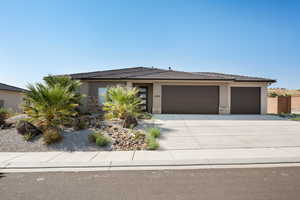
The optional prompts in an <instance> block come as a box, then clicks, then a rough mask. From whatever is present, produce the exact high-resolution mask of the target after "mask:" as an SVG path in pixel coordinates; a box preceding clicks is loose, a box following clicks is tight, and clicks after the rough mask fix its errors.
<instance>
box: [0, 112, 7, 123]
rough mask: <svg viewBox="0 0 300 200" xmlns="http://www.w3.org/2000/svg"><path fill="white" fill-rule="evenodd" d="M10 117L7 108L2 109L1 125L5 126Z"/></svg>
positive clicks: (0, 114)
mask: <svg viewBox="0 0 300 200" xmlns="http://www.w3.org/2000/svg"><path fill="white" fill-rule="evenodd" d="M8 117H9V111H8V110H7V109H5V108H0V125H3V124H4V123H5V120H6V119H7V118H8Z"/></svg>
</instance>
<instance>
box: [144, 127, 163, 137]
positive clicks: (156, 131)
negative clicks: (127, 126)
mask: <svg viewBox="0 0 300 200" xmlns="http://www.w3.org/2000/svg"><path fill="white" fill-rule="evenodd" d="M147 132H148V134H149V135H150V136H151V137H154V138H158V137H160V129H158V128H149V129H148V130H147Z"/></svg>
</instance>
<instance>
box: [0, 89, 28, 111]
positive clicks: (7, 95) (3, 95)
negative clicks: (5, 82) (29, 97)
mask: <svg viewBox="0 0 300 200" xmlns="http://www.w3.org/2000/svg"><path fill="white" fill-rule="evenodd" d="M23 97H24V94H23V93H19V92H12V91H6V90H0V100H3V101H4V108H7V109H11V110H12V111H14V112H22V108H21V104H22V102H23Z"/></svg>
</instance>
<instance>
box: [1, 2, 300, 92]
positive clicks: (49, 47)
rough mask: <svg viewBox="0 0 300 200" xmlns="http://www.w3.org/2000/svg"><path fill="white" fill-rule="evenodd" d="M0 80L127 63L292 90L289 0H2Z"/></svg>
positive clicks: (298, 37) (295, 73)
mask: <svg viewBox="0 0 300 200" xmlns="http://www.w3.org/2000/svg"><path fill="white" fill-rule="evenodd" d="M0 27H1V28H0V69H1V70H0V82H4V83H8V84H12V85H16V86H20V87H24V86H25V85H26V83H29V82H37V81H40V80H41V79H42V77H43V76H45V75H47V74H65V73H75V72H87V71H95V70H106V69H115V68H122V67H133V66H149V67H151V66H155V67H158V68H168V67H169V66H171V67H172V68H173V69H175V70H184V71H211V72H224V73H234V74H244V75H252V76H262V77H269V78H275V79H277V80H278V83H277V84H275V85H273V87H286V88H296V89H300V1H297V0H294V1H293V0H258V1H256V0H223V1H221V0H210V1H209V0H207V1H205V0H198V1H193V0H181V1H177V0H170V1H168V0H147V1H146V0H119V1H117V0H109V1H101V0H95V1H93V0H82V1H79V0H70V1H67V0H66V1H63V0H49V1H47V0H36V1H34V0H2V1H1V2H0Z"/></svg>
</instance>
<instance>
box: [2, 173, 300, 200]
mask: <svg viewBox="0 0 300 200" xmlns="http://www.w3.org/2000/svg"><path fill="white" fill-rule="evenodd" d="M0 199H1V200H18V199H20V200H21V199H22V200H36V199H41V200H56V199H64V200H95V199H97V200H99V199H100V200H102V199H103V200H119V199H120V200H183V199H184V200H202V199H205V200H209V199H211V200H217V199H222V200H227V199H228V200H235V199H236V200H248V199H249V200H258V199H261V200H268V199H270V200H277V199H280V200H293V199H295V200H299V199H300V167H284V168H251V169H250V168H243V169H197V170H161V171H98V172H51V173H50V172H49V173H7V174H1V175H0Z"/></svg>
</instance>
